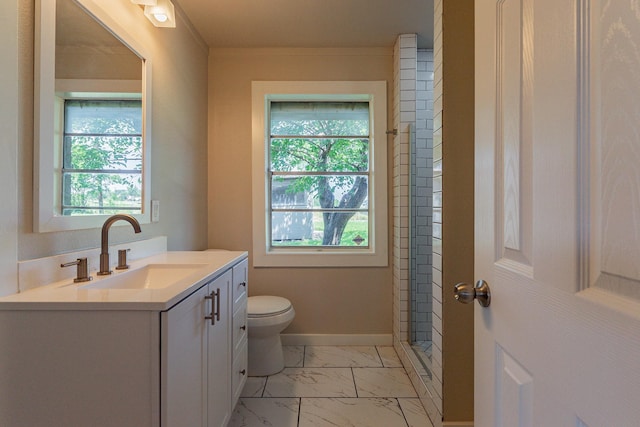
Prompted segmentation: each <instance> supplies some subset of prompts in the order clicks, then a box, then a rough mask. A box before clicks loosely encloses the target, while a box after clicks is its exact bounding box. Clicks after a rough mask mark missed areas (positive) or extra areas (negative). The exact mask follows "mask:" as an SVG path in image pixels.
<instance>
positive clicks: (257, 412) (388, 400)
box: [228, 346, 433, 427]
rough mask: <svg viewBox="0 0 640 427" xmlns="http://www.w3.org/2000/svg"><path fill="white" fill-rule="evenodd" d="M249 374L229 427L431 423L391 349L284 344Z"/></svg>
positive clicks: (417, 426) (427, 426)
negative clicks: (258, 373) (261, 370)
mask: <svg viewBox="0 0 640 427" xmlns="http://www.w3.org/2000/svg"><path fill="white" fill-rule="evenodd" d="M284 354H285V369H284V370H283V371H282V372H280V373H278V374H276V375H271V376H269V377H249V378H248V379H247V383H246V385H245V387H244V389H243V390H242V395H241V397H240V401H239V402H238V405H237V406H236V408H235V411H234V413H233V415H232V418H231V421H230V422H229V426H228V427H264V426H272V427H329V426H331V427H349V426H351V427H433V426H432V424H431V422H430V421H429V418H428V417H427V414H426V412H425V410H424V408H423V407H422V405H421V403H420V400H419V399H418V397H417V394H416V392H415V390H414V389H413V386H412V385H411V381H410V380H409V377H408V376H407V374H406V372H405V370H404V368H403V367H402V363H401V362H400V359H399V358H398V356H397V354H396V352H395V350H394V349H393V347H390V346H389V347H376V346H284Z"/></svg>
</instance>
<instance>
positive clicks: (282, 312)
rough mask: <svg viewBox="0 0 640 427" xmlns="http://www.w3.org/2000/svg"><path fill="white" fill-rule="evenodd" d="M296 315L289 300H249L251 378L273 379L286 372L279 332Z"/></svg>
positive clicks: (254, 298)
mask: <svg viewBox="0 0 640 427" xmlns="http://www.w3.org/2000/svg"><path fill="white" fill-rule="evenodd" d="M295 315H296V313H295V311H294V310H293V306H292V305H291V302H290V301H289V300H288V299H286V298H282V297H275V296H267V295H261V296H252V297H249V298H248V299H247V317H248V324H247V325H248V328H249V329H248V331H247V333H248V336H249V349H248V352H249V376H251V377H262V376H267V375H273V374H276V373H278V372H280V371H282V370H283V369H284V356H283V354H282V342H281V341H280V332H282V331H283V330H284V329H285V328H286V327H287V326H289V324H290V323H291V321H292V320H293V318H294V317H295Z"/></svg>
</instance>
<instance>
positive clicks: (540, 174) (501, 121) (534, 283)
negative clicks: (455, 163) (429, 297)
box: [475, 0, 640, 427]
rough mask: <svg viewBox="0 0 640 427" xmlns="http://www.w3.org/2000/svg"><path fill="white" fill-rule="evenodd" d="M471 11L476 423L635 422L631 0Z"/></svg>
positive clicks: (637, 299) (638, 19)
mask: <svg viewBox="0 0 640 427" xmlns="http://www.w3.org/2000/svg"><path fill="white" fill-rule="evenodd" d="M475 14H476V21H475V25H476V27H475V33H476V58H475V60H476V71H475V73H476V82H475V84H476V93H475V104H476V108H475V112H476V117H475V121H476V135H475V144H476V153H475V156H476V166H475V167H476V169H475V176H476V193H475V197H476V220H475V229H476V231H475V248H476V261H475V274H476V277H477V279H484V280H486V281H487V282H488V283H489V286H490V288H491V294H492V300H491V305H490V306H489V307H487V308H483V307H480V305H478V304H475V306H476V307H475V353H476V354H475V360H476V362H475V425H476V426H477V427H490V426H502V427H514V426H531V427H534V426H535V427H556V426H567V427H569V426H571V427H575V426H592V427H596V426H616V427H625V426H627V427H633V426H640V1H637V0H633V1H629V0H592V1H588V0H575V1H565V0H561V1H560V0H477V1H476V2H475Z"/></svg>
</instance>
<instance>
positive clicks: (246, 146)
mask: <svg viewBox="0 0 640 427" xmlns="http://www.w3.org/2000/svg"><path fill="white" fill-rule="evenodd" d="M392 79H393V51H392V49H390V48H389V49H213V50H211V51H210V55H209V180H208V183H209V193H208V194H209V196H208V201H209V235H208V238H209V239H208V242H209V247H211V248H226V249H234V250H240V249H242V250H248V251H249V252H251V245H252V235H251V81H252V80H285V81H286V80H386V81H387V82H388V86H387V88H388V93H387V99H388V110H389V112H391V100H392V99H393V94H392V89H393V87H392ZM391 117H392V116H391V114H389V120H388V123H392V121H391ZM391 158H392V156H391V153H389V159H391ZM390 174H391V168H389V176H391V175H390ZM389 181H390V180H389ZM391 201H392V197H391V194H389V202H391ZM390 218H391V217H390ZM389 223H390V224H391V219H390V221H389ZM389 241H392V240H391V238H390V239H389ZM249 282H250V288H249V289H250V294H251V295H264V294H273V295H280V296H283V297H286V298H288V299H290V300H291V302H292V303H293V305H294V307H295V310H296V318H295V320H294V322H293V323H292V324H291V326H290V327H289V328H288V329H287V331H286V332H287V333H296V334H391V330H392V324H391V311H392V285H391V267H384V268H253V266H251V268H250V271H249Z"/></svg>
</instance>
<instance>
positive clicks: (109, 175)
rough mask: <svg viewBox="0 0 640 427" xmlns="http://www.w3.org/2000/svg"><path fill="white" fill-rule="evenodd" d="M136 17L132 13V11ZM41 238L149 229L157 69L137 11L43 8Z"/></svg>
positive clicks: (90, 3) (98, 5)
mask: <svg viewBox="0 0 640 427" xmlns="http://www.w3.org/2000/svg"><path fill="white" fill-rule="evenodd" d="M129 6H130V7H131V8H132V9H127V8H128V7H129ZM36 8H37V9H36V10H37V12H38V18H39V20H37V22H36V24H37V27H36V29H37V37H36V84H37V85H36V87H37V89H38V90H37V92H36V119H37V120H36V132H35V136H36V140H35V144H36V157H35V159H34V162H35V165H34V167H35V175H36V183H35V188H34V190H35V191H34V193H35V194H34V199H35V200H34V202H35V214H34V230H35V231H39V232H47V231H62V230H75V229H84V228H97V227H101V226H102V223H103V222H104V220H105V219H106V218H107V217H108V216H110V215H112V214H115V213H128V214H132V215H134V216H135V217H136V218H137V219H138V221H139V222H140V223H148V222H149V221H150V218H149V209H148V205H149V203H150V202H149V197H150V193H151V192H150V182H149V181H150V179H149V178H150V174H149V170H150V165H149V164H148V162H149V152H150V132H149V128H150V123H151V120H150V118H151V114H150V109H149V108H148V105H149V100H150V96H151V88H150V82H151V60H150V58H149V55H148V54H147V52H146V49H145V48H144V47H143V46H142V45H141V44H140V43H139V42H138V41H137V39H136V38H135V37H134V35H135V31H133V32H132V31H131V30H130V29H125V28H123V27H121V25H120V22H121V21H123V18H125V17H127V18H130V17H131V16H134V17H135V16H137V15H139V16H140V18H141V19H144V17H143V15H142V14H141V13H140V10H139V8H137V7H136V6H135V5H133V4H131V5H129V4H128V3H119V2H113V3H111V2H106V3H103V2H96V1H95V0H47V1H45V0H37V1H36Z"/></svg>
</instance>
